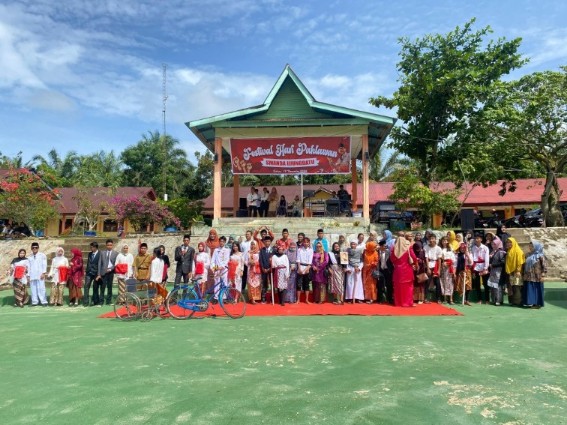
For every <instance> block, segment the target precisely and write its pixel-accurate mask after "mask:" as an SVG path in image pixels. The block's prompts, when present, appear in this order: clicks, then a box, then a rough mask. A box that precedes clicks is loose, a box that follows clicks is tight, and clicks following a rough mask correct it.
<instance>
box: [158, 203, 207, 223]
mask: <svg viewBox="0 0 567 425" xmlns="http://www.w3.org/2000/svg"><path fill="white" fill-rule="evenodd" d="M163 204H164V205H165V206H166V207H167V208H168V209H169V210H170V211H171V213H172V214H173V215H175V216H176V217H177V218H179V223H180V224H181V227H182V228H184V229H187V228H190V227H191V225H192V224H193V222H194V221H195V220H196V219H198V218H200V217H202V215H201V214H202V211H203V201H199V200H198V201H190V200H189V199H187V198H175V199H170V200H169V201H167V202H163Z"/></svg>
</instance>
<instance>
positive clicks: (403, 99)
mask: <svg viewBox="0 0 567 425" xmlns="http://www.w3.org/2000/svg"><path fill="white" fill-rule="evenodd" d="M474 22H475V19H472V20H471V21H469V22H467V23H466V24H465V25H464V27H463V28H460V27H457V28H456V29H455V30H453V31H451V32H449V33H448V34H446V35H441V34H435V35H426V36H425V37H423V38H421V39H419V38H418V39H416V40H414V41H412V40H410V39H409V38H401V39H400V40H399V42H400V44H401V52H400V57H401V60H400V62H398V64H397V66H398V71H399V72H400V75H401V76H400V79H399V81H400V83H401V85H400V87H399V89H398V90H397V91H396V92H395V93H394V95H393V96H392V97H391V98H386V97H383V96H378V97H376V98H371V99H370V103H371V104H373V105H374V106H377V107H379V106H386V107H387V108H397V114H398V117H399V118H400V119H401V120H402V121H403V122H404V124H403V126H397V127H394V128H393V129H392V132H391V142H390V143H389V147H391V148H394V149H397V150H398V151H400V152H401V153H402V154H404V155H406V156H407V157H409V158H410V159H412V160H414V161H415V162H416V163H417V167H416V172H417V173H418V176H419V180H420V181H421V182H422V183H423V185H424V186H426V187H429V185H430V183H431V182H432V181H433V180H435V179H442V178H449V179H452V180H453V181H455V182H456V183H457V184H458V183H459V182H460V180H461V173H460V172H458V169H456V162H457V161H458V160H462V159H463V158H467V157H469V155H471V154H474V153H475V152H478V151H481V149H479V144H478V143H479V140H477V139H476V138H472V137H470V133H471V132H473V131H474V128H473V127H471V125H470V123H471V122H472V121H474V119H475V116H476V115H478V114H480V113H481V112H482V110H483V108H484V102H485V101H486V99H487V98H488V97H489V95H490V94H491V92H492V90H493V87H494V85H495V84H496V83H497V82H498V81H499V79H500V78H501V77H502V76H503V75H505V74H508V73H509V72H510V71H511V70H513V69H515V68H518V67H520V66H521V65H523V64H524V63H526V60H525V59H522V58H521V56H520V54H519V53H518V48H519V46H520V41H521V40H520V39H519V38H516V39H514V40H511V41H506V40H505V39H502V38H501V39H498V40H497V41H492V40H491V41H488V42H486V41H485V39H486V37H487V36H488V34H490V33H491V32H492V31H491V29H490V27H486V28H483V29H481V30H479V31H473V29H472V25H473V24H474ZM480 142H482V140H481V141H480ZM451 146H452V147H453V148H451ZM480 159H482V160H484V161H487V162H488V163H489V160H490V158H485V157H482V158H479V160H480ZM487 162H484V163H483V164H479V166H477V167H475V168H473V169H472V170H471V171H474V172H479V173H482V172H483V171H484V170H485V169H486V168H487V167H486V165H487ZM484 174H485V175H484V176H483V179H485V181H488V180H494V179H495V178H496V176H488V175H487V174H486V173H484ZM475 181H476V177H475Z"/></svg>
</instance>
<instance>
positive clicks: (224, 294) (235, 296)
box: [219, 288, 246, 319]
mask: <svg viewBox="0 0 567 425" xmlns="http://www.w3.org/2000/svg"><path fill="white" fill-rule="evenodd" d="M219 303H220V306H221V308H222V309H223V310H224V312H225V313H226V315H227V316H229V317H232V318H233V319H239V318H241V317H242V316H244V313H246V301H245V300H244V295H242V293H241V292H240V291H239V290H238V289H236V288H223V289H222V290H221V292H220V294H219Z"/></svg>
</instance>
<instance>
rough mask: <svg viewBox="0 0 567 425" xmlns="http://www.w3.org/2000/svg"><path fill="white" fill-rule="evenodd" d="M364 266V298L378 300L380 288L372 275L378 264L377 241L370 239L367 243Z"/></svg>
mask: <svg viewBox="0 0 567 425" xmlns="http://www.w3.org/2000/svg"><path fill="white" fill-rule="evenodd" d="M362 258H363V267H362V283H363V286H364V299H365V300H368V301H376V300H377V299H378V289H377V287H376V283H377V282H376V279H375V278H374V276H372V272H374V270H376V267H377V266H378V253H377V252H376V242H374V241H369V242H367V243H366V248H365V250H364V255H363V256H362Z"/></svg>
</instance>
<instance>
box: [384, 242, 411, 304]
mask: <svg viewBox="0 0 567 425" xmlns="http://www.w3.org/2000/svg"><path fill="white" fill-rule="evenodd" d="M390 260H391V261H392V264H393V265H394V273H393V277H392V281H393V285H394V305H395V306H396V307H412V306H413V281H414V269H415V268H416V267H417V258H416V256H415V254H414V252H413V250H410V241H408V240H407V239H406V238H405V237H399V238H397V239H396V243H395V244H394V247H393V248H392V250H391V253H390Z"/></svg>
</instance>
